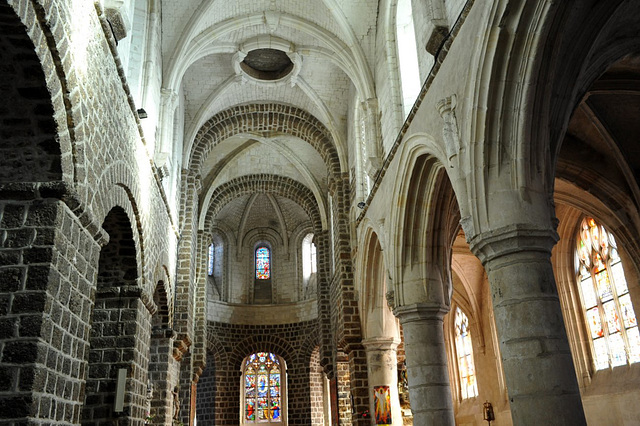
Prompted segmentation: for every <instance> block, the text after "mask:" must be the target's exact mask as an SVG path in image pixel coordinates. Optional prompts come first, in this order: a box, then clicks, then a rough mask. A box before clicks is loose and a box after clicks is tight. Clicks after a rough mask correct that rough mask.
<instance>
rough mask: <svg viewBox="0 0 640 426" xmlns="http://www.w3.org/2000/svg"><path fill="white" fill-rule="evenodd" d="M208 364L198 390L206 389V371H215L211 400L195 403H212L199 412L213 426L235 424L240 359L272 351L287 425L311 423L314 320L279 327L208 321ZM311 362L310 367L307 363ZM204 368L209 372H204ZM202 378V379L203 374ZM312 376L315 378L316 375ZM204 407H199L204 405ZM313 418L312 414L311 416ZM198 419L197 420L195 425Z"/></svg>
mask: <svg viewBox="0 0 640 426" xmlns="http://www.w3.org/2000/svg"><path fill="white" fill-rule="evenodd" d="M207 332H208V336H209V342H208V344H209V351H210V352H209V356H208V359H209V364H208V366H207V368H206V369H205V373H203V374H207V376H205V380H204V382H203V389H204V392H211V389H212V387H211V385H210V384H209V385H208V384H207V383H210V381H211V374H213V375H215V396H216V399H215V401H214V400H206V398H205V401H202V399H200V401H202V402H205V403H206V404H214V408H213V409H210V410H208V411H205V413H209V414H204V416H205V417H206V418H209V417H207V416H211V415H212V414H213V415H214V417H215V423H204V424H216V425H237V424H238V422H239V418H238V416H239V413H240V412H241V407H240V399H239V398H240V384H241V381H240V379H241V371H240V368H241V363H242V360H243V359H244V358H245V357H246V356H248V355H251V354H253V353H255V352H259V351H265V352H273V353H275V354H277V355H279V356H281V357H282V358H283V359H284V360H285V362H286V367H287V395H288V398H287V400H288V405H287V408H286V413H287V414H286V415H287V418H288V424H290V425H307V426H308V425H310V424H312V412H314V413H317V407H316V405H314V403H313V402H312V399H311V380H312V371H316V372H317V368H318V366H317V363H316V362H317V358H316V362H312V353H313V351H314V349H315V348H316V347H317V346H318V337H317V324H316V322H315V321H306V322H299V323H294V324H279V325H237V324H236V325H234V324H224V323H219V322H209V324H208V329H207ZM312 363H313V365H315V367H312ZM207 370H213V373H211V371H209V372H207ZM206 377H208V378H206ZM313 377H315V379H314V380H317V373H316V375H315V376H313ZM206 406H207V405H205V407H206ZM315 418H316V419H317V414H316V417H315ZM200 421H201V419H198V424H201V423H200Z"/></svg>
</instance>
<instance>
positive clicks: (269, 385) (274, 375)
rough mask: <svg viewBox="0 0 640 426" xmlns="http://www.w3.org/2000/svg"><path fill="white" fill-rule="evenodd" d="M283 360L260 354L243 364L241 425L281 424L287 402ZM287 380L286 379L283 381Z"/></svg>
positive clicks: (254, 355) (252, 356)
mask: <svg viewBox="0 0 640 426" xmlns="http://www.w3.org/2000/svg"><path fill="white" fill-rule="evenodd" d="M284 372H285V366H284V361H283V360H282V359H281V358H280V357H279V356H277V355H275V354H273V353H270V352H257V353H255V354H252V355H249V356H248V357H247V358H245V361H244V362H243V381H242V382H243V387H244V392H243V393H242V396H243V397H242V404H243V408H242V412H243V417H242V423H243V424H253V423H265V424H271V423H277V424H282V423H283V420H282V419H283V418H285V415H284V407H283V406H282V402H283V401H286V398H285V389H284V385H285V384H286V377H285V376H284V374H283V373H284ZM283 379H284V380H283Z"/></svg>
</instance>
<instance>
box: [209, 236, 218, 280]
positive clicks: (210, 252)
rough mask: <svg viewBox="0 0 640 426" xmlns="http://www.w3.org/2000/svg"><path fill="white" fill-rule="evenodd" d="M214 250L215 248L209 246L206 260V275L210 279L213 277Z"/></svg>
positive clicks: (211, 245)
mask: <svg viewBox="0 0 640 426" xmlns="http://www.w3.org/2000/svg"><path fill="white" fill-rule="evenodd" d="M215 248H216V247H215V246H214V245H213V244H210V245H209V257H208V259H207V274H208V275H209V276H210V277H211V276H213V262H214V261H215V259H214V253H215Z"/></svg>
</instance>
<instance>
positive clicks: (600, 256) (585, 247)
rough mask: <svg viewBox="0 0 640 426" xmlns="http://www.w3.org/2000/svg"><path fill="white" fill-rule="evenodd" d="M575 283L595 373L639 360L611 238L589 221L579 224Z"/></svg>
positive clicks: (634, 324) (631, 312)
mask: <svg viewBox="0 0 640 426" xmlns="http://www.w3.org/2000/svg"><path fill="white" fill-rule="evenodd" d="M578 236H579V241H578V242H577V247H576V255H575V256H576V262H578V265H577V267H576V270H577V271H578V277H577V278H578V281H579V282H580V292H581V294H582V301H583V307H584V308H585V315H586V320H587V324H588V326H589V331H590V333H591V338H592V339H593V350H594V351H593V352H594V357H595V360H594V361H595V365H596V368H597V369H598V370H600V369H603V368H608V367H616V366H619V365H625V364H626V363H633V362H638V361H640V343H638V341H637V340H636V337H637V336H638V331H637V330H638V329H637V320H636V316H635V313H634V310H633V305H632V303H631V298H630V296H629V289H628V286H627V282H626V279H625V277H624V271H623V268H622V264H621V262H620V257H619V256H618V250H617V246H616V241H615V238H614V237H613V235H612V234H610V233H609V232H607V230H606V229H605V228H604V227H603V226H602V225H599V224H598V223H597V222H596V221H595V220H594V219H593V218H585V219H584V220H583V221H582V224H581V226H580V232H579V235H578Z"/></svg>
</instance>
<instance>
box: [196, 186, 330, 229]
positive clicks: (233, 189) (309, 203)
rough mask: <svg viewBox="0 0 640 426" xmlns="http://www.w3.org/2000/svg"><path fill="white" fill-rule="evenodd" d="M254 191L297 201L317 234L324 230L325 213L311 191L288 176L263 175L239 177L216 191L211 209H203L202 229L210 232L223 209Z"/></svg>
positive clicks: (210, 203)
mask: <svg viewBox="0 0 640 426" xmlns="http://www.w3.org/2000/svg"><path fill="white" fill-rule="evenodd" d="M254 192H262V193H267V194H276V195H280V196H282V197H285V198H288V199H290V200H292V201H294V202H296V203H297V204H298V205H299V206H300V207H302V208H303V209H304V211H305V212H306V213H307V215H308V216H309V219H310V220H311V223H312V225H313V228H314V229H315V230H317V231H320V230H322V229H323V224H325V223H326V218H324V217H325V215H324V212H320V211H319V209H318V204H317V202H316V199H315V197H314V195H313V193H312V192H311V190H310V189H309V188H307V187H306V186H304V185H303V184H301V183H300V182H298V181H295V180H293V179H291V178H288V177H284V176H278V175H266V174H260V175H245V176H240V177H238V178H235V179H232V180H230V181H228V182H226V183H224V184H222V185H220V186H219V187H218V188H216V189H215V191H213V194H212V196H211V199H210V200H209V207H208V208H207V209H203V210H202V216H201V218H200V226H201V228H204V229H210V228H211V227H212V224H213V220H214V219H215V217H216V216H217V215H218V213H219V212H220V210H221V209H222V208H223V207H224V206H225V205H226V204H227V203H229V202H230V201H231V200H233V199H235V198H237V197H238V196H241V195H245V194H251V193H254ZM323 218H324V219H323Z"/></svg>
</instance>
